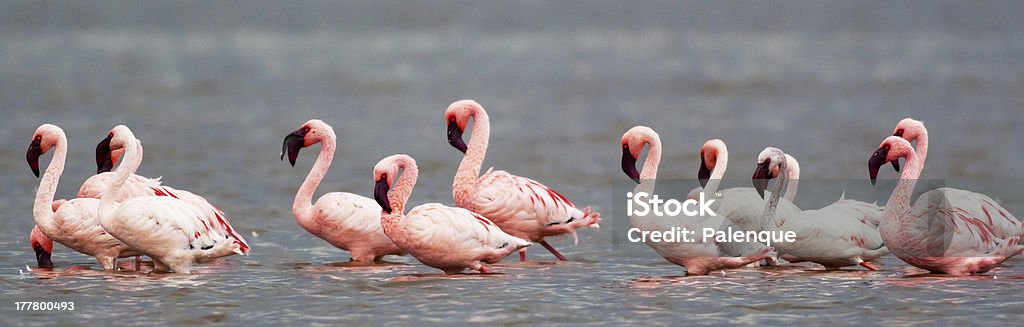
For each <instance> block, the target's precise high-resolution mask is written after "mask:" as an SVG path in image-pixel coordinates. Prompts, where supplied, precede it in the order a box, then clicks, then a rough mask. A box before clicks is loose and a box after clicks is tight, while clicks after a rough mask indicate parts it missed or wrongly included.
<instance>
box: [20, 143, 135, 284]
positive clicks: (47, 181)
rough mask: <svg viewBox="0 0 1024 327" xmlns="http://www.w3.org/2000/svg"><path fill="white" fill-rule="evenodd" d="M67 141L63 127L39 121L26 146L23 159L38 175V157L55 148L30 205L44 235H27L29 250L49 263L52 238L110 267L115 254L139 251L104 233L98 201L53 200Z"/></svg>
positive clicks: (50, 263) (80, 199)
mask: <svg viewBox="0 0 1024 327" xmlns="http://www.w3.org/2000/svg"><path fill="white" fill-rule="evenodd" d="M67 144H68V139H67V136H66V135H65V134H64V130H62V129H61V128H60V127H57V126H54V125H51V124H43V125H41V126H39V128H37V129H36V131H35V134H33V136H32V143H31V144H29V146H28V153H27V154H26V160H27V161H28V164H29V167H30V168H32V173H34V174H35V175H36V176H39V157H40V156H42V155H43V154H44V153H46V152H47V151H49V150H50V149H55V150H54V155H53V159H51V160H50V164H49V166H47V167H46V172H45V173H44V174H43V178H42V180H41V181H40V183H39V189H38V191H37V192H36V199H35V203H34V205H33V208H32V217H33V218H34V219H35V222H36V228H35V229H37V230H38V231H39V232H40V233H41V234H42V236H45V239H44V238H43V237H41V236H33V237H31V238H30V239H32V240H31V241H30V242H31V243H32V247H33V250H36V259H37V261H39V263H40V265H41V266H44V265H45V264H49V265H52V264H53V263H52V262H48V261H49V256H50V253H51V251H52V250H53V248H52V241H56V242H58V243H61V244H64V245H65V246H67V247H69V248H71V249H73V250H75V251H78V252H81V253H83V254H86V255H90V256H93V257H95V258H96V261H98V262H99V263H100V265H101V266H103V269H107V270H110V269H114V267H116V266H115V261H116V260H117V258H123V257H130V256H136V255H138V254H139V253H138V252H137V251H136V250H135V249H133V248H131V247H130V246H128V245H125V244H123V243H122V242H120V241H118V240H117V239H115V238H114V237H112V236H111V235H109V234H107V233H106V231H105V230H104V229H103V227H102V226H101V225H100V222H99V220H98V219H97V215H96V213H97V209H98V208H99V204H100V201H99V200H97V199H93V198H76V199H71V200H69V201H66V202H62V203H61V202H59V201H58V202H55V201H53V196H54V193H56V192H57V184H58V182H59V181H60V176H61V174H63V172H64V162H65V160H66V157H67V151H68V150H67ZM54 208H56V210H54ZM33 235H35V233H33ZM51 240H52V241H51ZM37 244H38V245H39V246H38V247H37V246H36V245H37ZM47 244H49V246H47ZM38 248H42V250H43V252H45V253H43V254H41V253H40V251H39V250H38Z"/></svg>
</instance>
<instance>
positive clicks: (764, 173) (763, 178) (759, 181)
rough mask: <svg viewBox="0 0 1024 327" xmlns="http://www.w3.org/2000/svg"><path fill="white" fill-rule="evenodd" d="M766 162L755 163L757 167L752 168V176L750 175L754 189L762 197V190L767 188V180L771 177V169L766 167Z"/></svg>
mask: <svg viewBox="0 0 1024 327" xmlns="http://www.w3.org/2000/svg"><path fill="white" fill-rule="evenodd" d="M768 164H769V162H768V161H765V162H762V163H759V164H757V168H755V169H754V176H753V177H751V181H752V182H753V183H754V189H755V190H757V194H758V195H760V196H761V198H762V199H764V190H765V189H767V188H768V182H769V181H770V180H771V179H772V173H771V169H769V168H768Z"/></svg>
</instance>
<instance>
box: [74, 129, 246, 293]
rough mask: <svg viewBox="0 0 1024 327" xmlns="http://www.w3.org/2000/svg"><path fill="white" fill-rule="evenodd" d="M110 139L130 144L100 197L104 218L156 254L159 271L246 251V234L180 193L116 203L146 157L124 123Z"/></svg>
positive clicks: (127, 239) (130, 241) (119, 234)
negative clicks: (226, 231) (235, 232)
mask: <svg viewBox="0 0 1024 327" xmlns="http://www.w3.org/2000/svg"><path fill="white" fill-rule="evenodd" d="M104 143H106V145H107V146H109V148H110V149H111V150H117V149H125V151H124V156H123V157H122V158H121V161H122V164H123V167H122V168H119V169H118V170H117V172H116V173H115V175H114V178H113V179H112V180H111V181H110V186H109V187H108V188H107V190H106V191H105V192H104V193H103V196H102V197H101V198H100V200H99V201H100V205H99V208H98V213H99V221H100V225H102V226H103V229H105V230H106V231H107V233H109V234H110V235H111V236H113V237H114V238H116V239H117V240H120V241H121V242H123V243H124V244H126V245H128V246H130V247H131V248H133V249H136V250H137V251H138V252H140V253H142V254H145V255H147V256H149V257H150V258H153V264H154V270H155V271H173V272H178V273H190V272H191V271H192V264H193V263H194V262H196V261H207V260H213V259H216V258H219V257H223V256H228V255H232V254H244V252H242V250H241V244H242V242H241V241H240V240H238V239H235V238H233V237H231V236H229V235H223V234H221V233H219V232H217V230H216V227H215V226H211V225H210V224H209V223H207V222H206V220H205V219H204V216H205V213H204V212H203V210H202V208H199V207H196V206H193V205H191V204H189V202H186V201H184V200H181V199H179V198H177V197H174V196H138V197H133V198H130V199H127V200H125V201H124V202H122V203H121V204H120V205H118V204H116V203H115V202H114V199H115V198H116V197H117V194H119V192H120V191H121V189H122V188H123V187H124V185H125V183H126V182H127V180H128V179H129V177H130V176H131V174H133V173H134V171H133V168H135V167H138V166H139V163H140V162H141V161H142V157H141V156H139V151H138V148H139V146H138V145H137V144H138V140H136V138H135V135H134V134H133V133H132V131H131V130H130V129H128V127H126V126H124V125H119V126H116V127H114V129H112V130H111V132H110V135H109V136H108V138H107V139H106V140H105V141H104ZM65 206H67V205H65ZM63 207H64V206H62V208H63Z"/></svg>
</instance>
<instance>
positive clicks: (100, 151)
mask: <svg viewBox="0 0 1024 327" xmlns="http://www.w3.org/2000/svg"><path fill="white" fill-rule="evenodd" d="M113 135H114V131H113V130H111V131H110V133H107V137H106V138H105V139H103V140H102V141H100V143H99V144H97V145H96V162H97V165H98V166H99V167H98V170H99V172H98V173H97V174H96V175H93V176H92V177H89V179H87V180H86V181H85V183H83V184H82V187H81V188H80V189H79V190H78V196H79V197H93V198H97V199H99V198H100V197H101V196H103V193H104V192H105V191H106V190H107V189H108V188H109V187H110V184H111V182H112V181H113V179H114V173H113V172H109V171H104V170H109V169H110V168H111V165H112V163H113V162H117V160H118V159H119V155H120V154H122V153H124V149H117V150H111V149H110V140H111V138H112V137H113ZM135 150H137V151H138V154H139V160H138V162H135V163H129V164H132V165H133V166H131V167H121V166H119V167H118V168H117V169H118V170H121V169H126V168H127V169H129V170H131V171H132V172H133V173H132V174H131V176H129V177H128V179H127V180H126V181H125V183H124V185H123V186H122V187H121V188H120V191H118V192H117V193H116V194H113V195H114V198H113V200H114V201H115V202H123V201H124V200H127V199H129V198H132V197H137V196H168V197H172V198H176V199H179V200H182V201H185V202H186V203H188V204H191V205H192V206H194V207H196V208H197V209H199V211H200V212H201V213H202V214H203V216H202V219H203V221H205V222H206V224H208V225H210V226H211V227H212V228H213V229H214V230H215V231H217V233H220V234H221V235H225V236H229V237H231V238H234V239H235V240H237V241H238V245H239V247H240V249H241V250H242V253H244V254H249V250H250V247H249V243H248V242H246V241H245V238H244V237H242V234H241V233H239V232H238V230H236V229H235V228H234V227H232V226H231V222H230V221H228V218H227V215H226V214H224V212H223V211H221V210H220V209H218V208H217V207H216V206H214V205H212V204H210V202H209V201H207V200H206V199H205V198H203V197H202V196H199V195H196V194H195V193H192V192H189V191H186V190H181V189H176V188H173V187H170V186H167V185H162V183H161V182H160V178H146V177H143V176H139V175H136V174H134V172H135V171H137V170H138V169H139V166H140V165H142V153H143V151H142V143H141V142H136V146H135ZM125 163H128V162H125Z"/></svg>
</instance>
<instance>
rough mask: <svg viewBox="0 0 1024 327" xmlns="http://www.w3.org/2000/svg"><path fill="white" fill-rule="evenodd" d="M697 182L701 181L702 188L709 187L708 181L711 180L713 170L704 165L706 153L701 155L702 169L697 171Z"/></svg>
mask: <svg viewBox="0 0 1024 327" xmlns="http://www.w3.org/2000/svg"><path fill="white" fill-rule="evenodd" d="M697 180H698V181H700V187H705V186H707V185H708V180H711V170H710V169H708V166H707V165H706V164H704V152H701V153H700V167H699V168H698V169H697Z"/></svg>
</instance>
